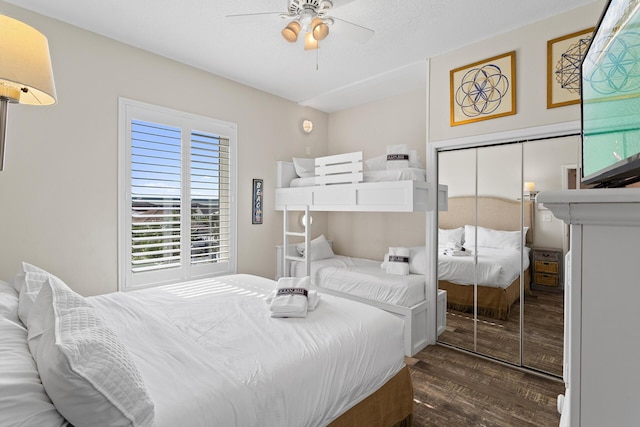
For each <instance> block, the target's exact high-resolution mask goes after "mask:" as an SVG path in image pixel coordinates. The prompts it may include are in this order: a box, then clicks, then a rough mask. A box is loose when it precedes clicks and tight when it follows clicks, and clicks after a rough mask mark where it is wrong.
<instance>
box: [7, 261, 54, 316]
mask: <svg viewBox="0 0 640 427" xmlns="http://www.w3.org/2000/svg"><path fill="white" fill-rule="evenodd" d="M49 277H53V278H55V279H56V280H60V279H58V278H57V277H56V276H54V275H53V274H51V273H49V272H47V271H45V270H43V269H41V268H38V267H36V266H35V265H31V264H29V263H28V262H23V263H22V272H20V273H18V276H17V277H16V283H17V284H18V285H19V286H20V289H19V291H20V301H19V305H18V316H19V317H20V320H21V321H22V323H23V324H25V325H26V324H27V317H28V316H29V311H30V310H31V306H33V302H34V301H35V300H36V297H37V296H38V293H39V292H40V289H41V288H42V284H43V283H44V282H45V281H46V280H47V279H48V278H49Z"/></svg>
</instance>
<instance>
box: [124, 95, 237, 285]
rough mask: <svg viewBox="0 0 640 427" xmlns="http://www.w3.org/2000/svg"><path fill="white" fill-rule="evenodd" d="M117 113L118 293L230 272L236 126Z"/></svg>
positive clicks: (134, 106)
mask: <svg viewBox="0 0 640 427" xmlns="http://www.w3.org/2000/svg"><path fill="white" fill-rule="evenodd" d="M120 110H121V111H120V125H121V126H120V138H119V139H120V148H121V150H120V152H121V157H120V174H119V177H120V186H119V188H120V193H121V204H120V206H121V208H120V239H121V241H120V247H119V252H120V288H121V289H124V290H127V289H134V288H138V287H143V286H151V285H157V284H164V283H171V282H175V281H178V280H187V279H192V278H197V277H202V276H206V275H215V274H229V273H233V272H235V172H234V162H233V153H234V151H235V150H234V146H235V125H232V124H228V123H223V122H219V121H216V120H213V119H208V118H203V117H200V116H193V115H188V114H185V113H181V112H176V111H173V110H167V109H164V108H159V107H153V106H149V105H146V104H141V103H138V102H135V101H130V100H124V99H121V102H120Z"/></svg>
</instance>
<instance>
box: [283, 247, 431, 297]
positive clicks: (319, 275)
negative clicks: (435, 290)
mask: <svg viewBox="0 0 640 427" xmlns="http://www.w3.org/2000/svg"><path fill="white" fill-rule="evenodd" d="M380 264H381V262H380V261H374V260H370V259H364V258H351V257H347V256H342V255H336V256H334V257H333V258H326V259H321V260H315V261H312V262H311V281H312V284H313V285H314V286H315V287H317V288H318V289H320V290H321V289H322V288H326V289H331V290H334V291H339V292H343V293H346V294H350V295H355V296H359V297H362V298H365V299H368V300H373V301H379V302H384V303H388V304H393V305H399V306H404V307H412V306H414V305H415V304H417V303H419V302H421V301H424V299H425V277H424V276H423V275H421V274H409V275H408V276H400V275H395V274H387V273H386V272H385V271H384V270H382V269H381V268H380ZM305 274H306V270H305V265H304V262H302V261H294V262H292V263H291V275H292V276H294V277H302V276H304V275H305Z"/></svg>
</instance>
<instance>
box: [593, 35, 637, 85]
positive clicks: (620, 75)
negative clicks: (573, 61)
mask: <svg viewBox="0 0 640 427" xmlns="http://www.w3.org/2000/svg"><path fill="white" fill-rule="evenodd" d="M601 46H606V49H600V51H598V50H597V49H596V50H595V51H593V52H589V56H588V57H587V58H586V59H585V61H589V62H588V64H587V66H586V67H585V69H586V70H588V71H587V72H588V74H587V75H585V76H584V78H585V80H586V81H588V82H589V88H590V89H591V90H593V91H595V92H596V93H598V94H601V95H614V94H617V95H620V94H628V93H632V92H635V91H637V90H638V89H640V34H639V33H636V32H631V31H629V32H624V33H622V34H619V35H618V36H617V37H615V38H614V39H613V40H612V41H611V42H610V43H609V44H608V46H607V44H606V43H603V44H602V45H601ZM593 58H600V60H599V61H598V62H597V63H595V62H593ZM589 88H585V89H589Z"/></svg>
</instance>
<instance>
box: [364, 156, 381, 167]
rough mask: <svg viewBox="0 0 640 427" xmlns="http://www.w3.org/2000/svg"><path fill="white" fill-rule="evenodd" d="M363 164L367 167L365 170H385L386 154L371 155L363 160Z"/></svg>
mask: <svg viewBox="0 0 640 427" xmlns="http://www.w3.org/2000/svg"><path fill="white" fill-rule="evenodd" d="M364 164H365V166H366V167H367V170H370V171H381V170H385V169H386V168H387V156H386V155H382V156H377V157H372V158H371V159H368V160H365V161H364Z"/></svg>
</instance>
